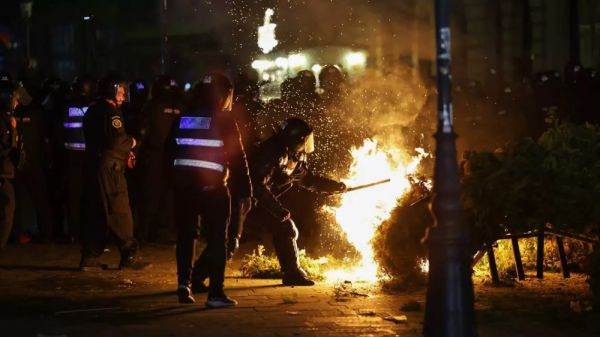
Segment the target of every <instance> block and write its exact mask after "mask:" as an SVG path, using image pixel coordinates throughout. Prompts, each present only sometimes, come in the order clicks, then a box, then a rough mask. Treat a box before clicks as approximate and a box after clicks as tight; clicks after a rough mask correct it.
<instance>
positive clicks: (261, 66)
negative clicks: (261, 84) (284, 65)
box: [252, 60, 273, 72]
mask: <svg viewBox="0 0 600 337" xmlns="http://www.w3.org/2000/svg"><path fill="white" fill-rule="evenodd" d="M271 68H273V62H272V61H269V60H255V61H254V62H252V69H254V70H257V71H258V72H263V71H265V70H268V69H271Z"/></svg>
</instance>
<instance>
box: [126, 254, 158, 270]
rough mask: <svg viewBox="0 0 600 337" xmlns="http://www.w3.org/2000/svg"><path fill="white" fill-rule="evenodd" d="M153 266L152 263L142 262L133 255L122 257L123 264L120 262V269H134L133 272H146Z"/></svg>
mask: <svg viewBox="0 0 600 337" xmlns="http://www.w3.org/2000/svg"><path fill="white" fill-rule="evenodd" d="M150 266H152V263H149V262H142V261H140V260H139V259H138V258H137V257H136V256H135V255H133V254H123V255H121V262H119V269H121V270H123V269H132V270H144V269H147V268H149V267H150Z"/></svg>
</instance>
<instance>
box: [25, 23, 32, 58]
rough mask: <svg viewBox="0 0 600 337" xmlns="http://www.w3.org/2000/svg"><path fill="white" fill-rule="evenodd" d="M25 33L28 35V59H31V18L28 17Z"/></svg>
mask: <svg viewBox="0 0 600 337" xmlns="http://www.w3.org/2000/svg"><path fill="white" fill-rule="evenodd" d="M25 34H26V35H27V37H26V39H27V60H31V19H30V18H27V19H26V23H25Z"/></svg>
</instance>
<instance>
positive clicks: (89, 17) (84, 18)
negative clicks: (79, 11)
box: [83, 15, 92, 21]
mask: <svg viewBox="0 0 600 337" xmlns="http://www.w3.org/2000/svg"><path fill="white" fill-rule="evenodd" d="M91 19H92V17H91V16H89V15H86V16H84V17H83V21H90V20H91Z"/></svg>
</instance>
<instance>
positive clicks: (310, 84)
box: [296, 70, 317, 91]
mask: <svg viewBox="0 0 600 337" xmlns="http://www.w3.org/2000/svg"><path fill="white" fill-rule="evenodd" d="M296 77H297V79H298V84H299V85H300V88H301V89H305V90H312V91H314V90H315V89H316V87H317V78H316V77H315V74H314V73H313V72H312V71H310V70H302V71H300V72H299V73H298V75H296Z"/></svg>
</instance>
